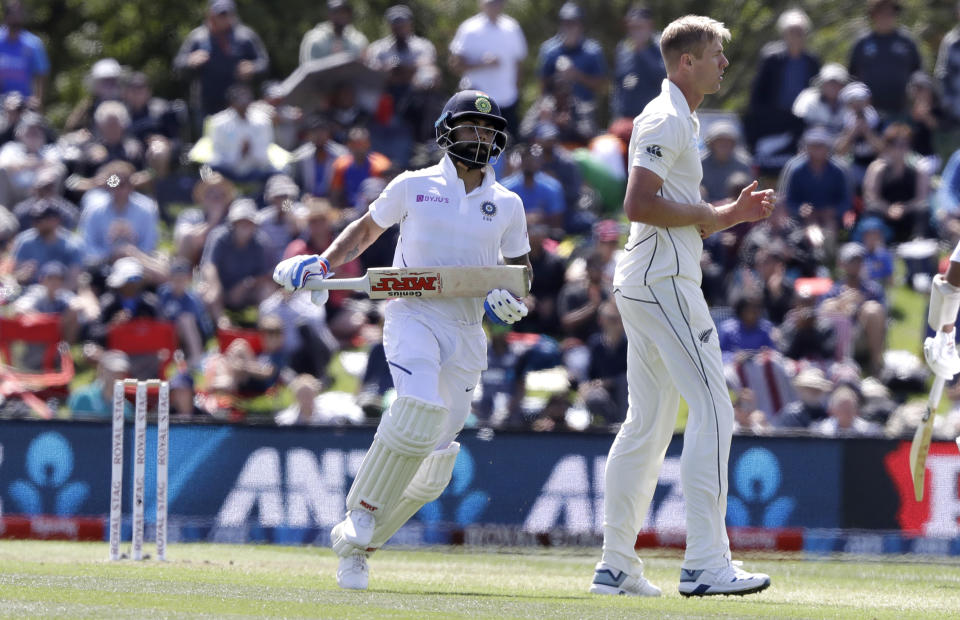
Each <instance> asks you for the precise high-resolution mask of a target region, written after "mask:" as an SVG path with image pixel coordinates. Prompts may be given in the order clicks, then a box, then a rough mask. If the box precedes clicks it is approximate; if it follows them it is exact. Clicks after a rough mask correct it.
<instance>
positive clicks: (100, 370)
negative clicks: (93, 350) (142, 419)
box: [67, 351, 133, 420]
mask: <svg viewBox="0 0 960 620" xmlns="http://www.w3.org/2000/svg"><path fill="white" fill-rule="evenodd" d="M129 374H130V358H129V357H127V354H126V353H124V352H123V351H104V352H103V353H101V354H100V363H99V364H97V378H96V379H95V380H94V381H93V383H90V384H88V385H85V386H83V387H81V388H78V389H77V390H74V391H73V392H72V393H71V394H70V397H69V398H68V399H67V409H68V410H69V411H70V413H71V415H73V417H75V418H82V419H99V420H109V419H110V416H111V414H112V413H113V383H114V381H117V380H119V379H125V378H126V377H127V376H128V375H129ZM124 417H126V419H127V420H133V407H132V406H131V405H130V403H129V402H124Z"/></svg>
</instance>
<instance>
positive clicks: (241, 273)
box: [200, 198, 274, 322]
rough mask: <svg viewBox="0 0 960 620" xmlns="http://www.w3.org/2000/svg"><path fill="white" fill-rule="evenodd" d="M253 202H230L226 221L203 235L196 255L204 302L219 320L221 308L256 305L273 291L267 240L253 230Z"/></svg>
mask: <svg viewBox="0 0 960 620" xmlns="http://www.w3.org/2000/svg"><path fill="white" fill-rule="evenodd" d="M256 221H257V205H256V203H254V202H253V201H252V200H250V199H248V198H240V199H239V200H235V201H234V202H233V204H231V205H230V211H229V213H228V215H227V223H226V224H225V225H222V226H219V227H217V228H216V229H215V230H213V231H212V232H211V233H210V235H209V236H208V237H207V243H206V246H205V247H204V249H203V258H201V259H200V273H201V276H202V279H203V282H204V286H205V291H204V293H203V297H204V303H206V305H207V307H208V308H209V309H210V313H211V314H212V315H213V317H214V318H215V319H216V320H217V321H218V322H219V321H220V320H221V317H223V316H224V314H223V313H224V309H225V308H226V309H229V310H243V309H244V308H248V307H250V306H256V305H257V304H259V303H260V302H261V301H263V300H264V299H266V297H267V296H268V295H270V293H272V292H273V289H274V287H273V286H272V281H271V280H270V275H271V274H272V273H273V267H274V264H273V263H271V262H270V254H269V247H270V242H269V241H268V240H267V239H266V237H265V236H264V235H263V233H262V232H260V231H258V230H257V224H256Z"/></svg>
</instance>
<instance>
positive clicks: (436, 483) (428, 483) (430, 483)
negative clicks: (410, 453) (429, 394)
mask: <svg viewBox="0 0 960 620" xmlns="http://www.w3.org/2000/svg"><path fill="white" fill-rule="evenodd" d="M459 452H460V444H459V443H457V442H456V441H454V442H453V443H451V444H450V445H449V446H448V447H446V448H444V449H443V450H437V451H436V452H434V453H433V454H431V455H430V456H428V457H427V458H426V459H424V460H423V463H421V464H420V469H418V470H417V474H416V475H415V476H414V477H413V480H411V481H410V484H408V485H407V488H406V489H404V491H403V495H402V496H401V497H400V501H399V502H398V503H397V505H396V506H395V507H394V508H393V510H391V511H389V512H387V513H384V514H383V515H381V517H380V518H378V519H377V527H376V529H374V530H373V538H372V539H371V540H370V547H373V548H379V547H381V546H383V544H384V543H385V542H387V541H388V540H390V537H391V536H393V535H394V534H396V533H397V530H399V529H400V527H401V526H403V524H404V523H406V522H407V521H409V520H410V517H412V516H413V515H415V514H417V511H418V510H420V509H421V508H422V507H424V506H425V505H427V504H429V503H430V502H432V501H433V500H435V499H437V498H438V497H440V494H441V493H443V490H444V489H445V488H447V485H448V484H450V478H451V477H452V476H453V466H454V464H455V463H456V462H457V454H459Z"/></svg>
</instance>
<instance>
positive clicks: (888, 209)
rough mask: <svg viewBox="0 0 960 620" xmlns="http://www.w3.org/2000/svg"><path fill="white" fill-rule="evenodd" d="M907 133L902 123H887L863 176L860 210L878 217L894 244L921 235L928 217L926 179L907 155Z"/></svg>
mask: <svg viewBox="0 0 960 620" xmlns="http://www.w3.org/2000/svg"><path fill="white" fill-rule="evenodd" d="M910 136H911V132H910V127H908V126H907V125H905V124H904V123H893V124H892V125H889V126H888V127H887V128H886V129H885V130H884V131H883V149H882V150H881V151H880V156H879V157H877V158H876V159H875V160H873V161H872V162H871V163H870V165H869V166H867V171H866V174H865V175H864V178H863V203H864V212H865V213H867V214H870V215H876V216H877V217H880V218H882V219H883V221H884V223H885V224H886V225H887V228H889V230H890V231H891V232H892V233H893V241H894V242H896V243H901V242H903V241H907V240H909V239H913V238H916V237H925V236H926V233H927V226H928V221H929V219H930V203H929V194H930V178H929V177H928V176H927V174H926V173H925V172H924V171H923V170H921V169H920V168H918V167H917V165H916V163H914V162H913V161H911V160H910V158H908V154H909V153H910Z"/></svg>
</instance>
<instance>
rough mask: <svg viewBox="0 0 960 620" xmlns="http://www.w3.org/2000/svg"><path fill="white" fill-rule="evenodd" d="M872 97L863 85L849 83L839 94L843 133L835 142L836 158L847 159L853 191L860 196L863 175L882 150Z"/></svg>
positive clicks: (878, 124)
mask: <svg viewBox="0 0 960 620" xmlns="http://www.w3.org/2000/svg"><path fill="white" fill-rule="evenodd" d="M871 98H872V93H871V91H870V88H869V87H867V85H866V84H864V83H863V82H850V83H849V84H847V85H846V86H844V87H843V90H841V91H840V101H842V102H843V106H844V111H843V131H842V132H841V133H840V136H839V137H838V138H837V142H836V152H837V155H840V156H844V157H849V159H850V172H851V175H852V179H853V183H854V188H855V191H856V193H857V194H858V195H859V194H860V191H861V186H862V184H863V175H864V173H866V170H867V166H869V165H870V162H872V161H873V160H874V159H876V157H877V155H878V154H879V153H880V151H881V150H882V149H883V138H882V137H881V134H880V115H879V114H878V113H877V110H876V109H874V107H873V106H872V105H871V103H870V101H871Z"/></svg>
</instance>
